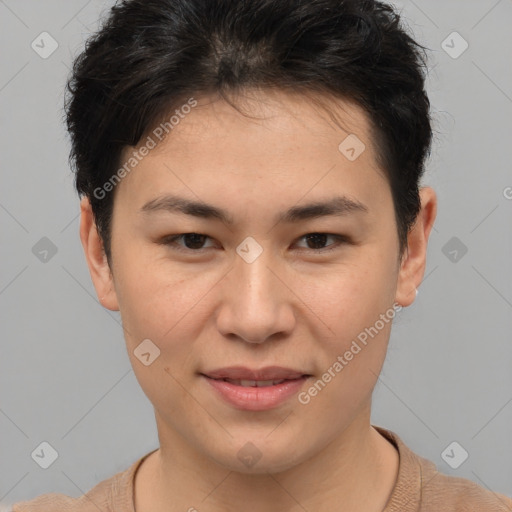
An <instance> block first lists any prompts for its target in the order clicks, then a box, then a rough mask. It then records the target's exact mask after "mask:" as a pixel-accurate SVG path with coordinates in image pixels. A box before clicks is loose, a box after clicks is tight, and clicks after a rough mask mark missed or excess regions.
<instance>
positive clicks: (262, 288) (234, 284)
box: [216, 250, 296, 343]
mask: <svg viewBox="0 0 512 512" xmlns="http://www.w3.org/2000/svg"><path fill="white" fill-rule="evenodd" d="M268 252H269V251H265V250H264V251H263V253H262V254H261V255H260V256H259V257H258V258H257V259H256V260H255V261H252V262H251V263H248V262H247V261H245V260H244V259H242V258H241V257H239V256H238V255H236V257H235V258H236V259H235V263H234V268H233V269H232V270H231V272H229V273H228V274H227V275H226V277H225V279H223V281H222V290H221V304H220V306H219V310H218V313H217V319H216V321H217V328H218V330H219V332H221V334H223V335H224V336H226V337H229V338H232V339H234V338H236V339H240V340H243V341H245V342H247V343H263V342H264V341H266V340H269V339H270V338H272V339H275V338H278V337H286V336H287V335H289V334H290V333H291V332H292V331H293V329H294V326H295V322H296V320H295V315H294V308H293V296H294V295H293V293H292V291H291V290H290V289H289V288H288V287H287V280H286V275H285V274H286V273H285V271H284V268H283V267H282V266H279V265H278V264H277V262H276V261H275V260H273V259H272V258H270V257H269V256H267V254H268Z"/></svg>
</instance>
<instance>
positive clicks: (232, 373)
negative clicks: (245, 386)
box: [201, 366, 308, 380]
mask: <svg viewBox="0 0 512 512" xmlns="http://www.w3.org/2000/svg"><path fill="white" fill-rule="evenodd" d="M201 373H202V374H203V375H206V376H207V377H210V378H212V379H234V380H281V379H298V378H300V377H303V376H304V375H308V374H307V373H304V372H301V371H299V370H294V369H292V368H284V367H282V366H266V367H264V368H259V369H257V370H254V369H251V368H246V367H244V366H230V367H228V368H218V369H216V370H209V371H207V372H201Z"/></svg>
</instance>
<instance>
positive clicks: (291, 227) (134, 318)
mask: <svg viewBox="0 0 512 512" xmlns="http://www.w3.org/2000/svg"><path fill="white" fill-rule="evenodd" d="M420 49H422V47H420V46H419V45H418V44H417V43H415V42H414V40H413V39H412V38H411V37H410V36H409V35H408V34H407V33H406V31H405V30H404V28H403V27H402V26H401V24H400V19H399V16H398V15H397V14H396V13H395V12H394V11H393V10H392V8H391V7H390V6H388V5H386V4H382V3H380V2H375V1H369V0H366V1H356V0H345V1H343V0H317V1H309V2H303V3H301V2H297V1H292V0H289V1H288V0H283V1H280V2H273V1H267V0H261V1H260V0H253V1H251V2H240V1H238V0H233V1H231V0H228V1H225V0H224V1H221V0H218V1H216V0H214V1H209V2H202V1H199V0H197V1H191V0H186V1H185V0H172V1H171V0H149V1H142V0H138V1H124V2H119V3H118V4H116V6H114V7H113V8H112V11H111V14H110V16H109V17H108V19H107V20H106V21H105V22H104V24H103V26H102V28H101V30H100V31H99V32H98V33H97V34H96V35H94V36H93V37H92V38H91V39H90V41H89V42H88V44H87V47H86V50H85V51H84V53H83V54H81V55H80V56H79V57H78V58H77V60H76V62H75V65H74V68H73V74H72V77H71V79H70V81H69V84H68V93H69V94H68V97H67V102H66V112H67V122H68V129H69V132H70V134H71V140H72V153H71V159H72V163H73V165H74V168H75V171H76V188H77V191H78V193H79V194H80V195H81V196H82V202H81V205H82V220H81V238H82V243H83V245H84V250H85V254H86V258H87V263H88V265H89V269H90V272H91V276H92V279H93V282H94V285H95V287H96V291H97V293H98V296H99V298H100V301H101V303H102V304H103V305H104V306H105V307H107V308H108V309H112V310H119V311H120V313H121V317H122V321H123V328H124V332H125V338H126V343H127V347H128V352H129V355H130V358H131V361H132V364H133V367H134V371H135V374H136V376H137V379H138V380H139V382H140V384H141V386H142V388H143V390H144V392H145V393H146V395H147V396H148V398H149V399H150V400H151V402H152V403H153V405H154V407H155V412H156V417H157V423H158V427H159V434H160V436H161V438H162V436H167V437H168V438H173V436H174V438H179V439H181V440H183V441H184V442H185V443H186V444H188V445H189V446H190V447H194V448H193V450H194V451H195V452H196V453H200V454H203V455H206V456H208V457H209V458H210V459H213V460H214V461H215V462H217V463H219V464H221V465H224V466H226V467H231V468H236V469H238V470H244V471H259V470H261V471H269V470H271V469H273V470H282V469H285V468H286V467H287V466H288V467H289V466H292V465H294V464H298V463H300V462H301V461H303V460H305V459H306V458H307V457H309V456H311V455H312V454H314V453H316V452H318V451H320V450H321V449H323V448H325V447H326V446H327V444H328V443H330V442H332V441H333V440H334V439H335V438H336V437H337V436H339V435H340V434H341V433H342V432H343V431H344V430H346V429H347V428H349V427H350V426H353V425H357V424H358V422H359V423H360V424H363V423H364V421H366V420H367V419H368V417H369V408H370V402H371V393H372V391H373V388H374V386H375V382H376V380H377V377H378V374H379V372H380V369H381V366H382V364H383V361H384V358H385V354H386V349H387V343H388V340H389V336H390V332H391V324H392V318H393V317H394V315H395V313H396V310H397V309H398V308H399V307H400V306H407V305H409V304H410V303H411V302H412V301H413V300H414V297H415V290H416V288H417V286H418V285H419V283H420V282H421V279H422V276H423V273H424V269H425V254H426V244H427V240H428V236H429V233H430V229H431V227H432V224H433V221H434V218H435V210H436V208H435V195H434V193H433V191H432V190H431V189H429V188H423V189H421V190H420V180H421V176H422V174H423V171H424V164H425V159H426V157H427V156H428V152H429V150H430V144H431V136H432V129H431V125H430V117H429V101H428V98H427V96H426V93H425V91H424V72H423V68H424V66H425V62H424V61H423V60H422V54H421V52H420ZM194 233H195V234H196V235H193V234H194ZM187 234H192V235H187ZM180 235H185V236H180ZM362 333H366V338H365V336H364V335H363V334H362ZM370 333H371V334H370ZM143 340H151V342H150V343H149V345H148V342H147V341H146V342H144V343H146V344H145V345H142V347H145V348H144V350H145V353H147V352H148V351H149V352H150V353H151V354H152V355H150V356H149V357H148V358H147V360H146V362H149V360H151V363H150V364H148V365H146V364H144V363H143V362H142V361H141V359H139V357H138V355H139V356H140V350H139V349H138V347H139V346H141V345H140V344H141V342H143ZM363 340H364V341H363ZM354 342H355V345H354ZM356 347H358V348H356ZM138 350H139V352H137V351H138ZM347 352H351V353H352V356H351V357H350V356H348V357H350V359H348V357H347V358H344V357H343V356H344V355H345V354H347ZM137 354H138V355H137ZM156 355H158V357H156V358H155V356H156ZM338 356H341V357H342V359H343V361H344V362H343V363H342V362H341V361H340V359H339V358H338ZM347 359H348V360H347ZM336 362H338V365H336V364H335V363H336ZM270 365H273V366H276V365H277V366H283V367H288V368H292V369H295V370H298V371H300V372H301V373H303V374H305V375H308V376H309V378H308V380H307V381H305V385H304V387H303V388H302V389H301V391H302V392H303V393H302V395H300V396H301V398H302V399H300V398H298V397H297V396H296V397H295V398H294V399H292V400H287V401H285V402H283V403H281V404H280V405H277V406H275V407H270V408H267V409H265V410H242V409H239V408H237V407H234V406H233V405H230V404H227V403H226V402H225V401H223V400H222V399H221V398H219V396H218V395H216V394H215V392H214V391H213V390H212V388H211V386H210V384H209V383H208V382H206V381H205V377H204V375H208V374H209V373H211V372H212V371H213V370H215V369H218V368H221V367H229V366H246V367H249V368H253V369H258V368H263V367H266V366H270ZM339 365H341V366H342V368H341V369H340V366H339ZM326 372H327V373H328V374H329V375H330V376H331V377H330V378H328V377H324V376H325V375H327V373H326ZM319 381H321V382H322V383H323V384H321V383H319ZM315 383H316V386H315ZM311 386H313V387H315V388H316V390H317V391H316V392H315V391H311V392H309V391H308V390H310V389H311ZM287 415H289V419H287V420H286V421H285V422H282V419H283V418H284V417H285V416H287ZM363 420H364V421H363ZM281 422H282V423H281ZM278 425H279V428H278V429H276V427H277V426H278ZM270 432H272V435H269V434H270ZM304 436H306V438H307V439H309V440H310V443H309V444H307V445H300V446H298V445H297V440H298V439H299V438H304ZM249 441H250V442H252V443H253V444H254V445H255V446H257V447H258V450H260V451H261V453H263V456H264V458H262V461H261V462H260V463H258V465H255V466H254V467H251V468H248V467H245V468H244V466H243V463H242V462H241V461H240V459H239V458H238V457H237V453H238V450H240V449H241V448H242V447H243V446H245V445H246V443H247V442H249Z"/></svg>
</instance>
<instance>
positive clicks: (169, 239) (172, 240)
mask: <svg viewBox="0 0 512 512" xmlns="http://www.w3.org/2000/svg"><path fill="white" fill-rule="evenodd" d="M186 235H199V236H203V237H206V238H207V239H209V240H213V238H212V237H210V236H208V235H205V234H204V233H196V232H188V233H180V234H178V235H167V236H164V237H162V238H161V239H160V240H158V243H159V244H161V245H167V246H171V247H172V249H173V250H177V251H181V252H186V253H188V254H193V253H196V254H201V253H203V252H204V251H205V250H207V249H212V247H201V248H200V249H189V248H188V247H183V246H180V245H178V244H177V243H176V241H177V240H179V239H181V240H183V237H184V236H186ZM310 235H326V236H328V237H332V238H334V239H335V240H336V242H335V243H333V244H330V245H328V246H327V247H323V248H321V249H311V248H308V247H301V248H299V252H303V251H306V252H308V253H313V254H322V253H326V252H329V251H333V250H336V249H338V248H339V247H340V246H341V245H343V244H349V243H351V238H350V237H349V236H348V235H341V234H337V233H328V232H322V231H311V232H309V233H305V234H304V235H302V236H300V237H298V238H297V239H296V240H295V241H294V244H295V243H297V241H298V240H302V239H304V238H306V237H307V236H310Z"/></svg>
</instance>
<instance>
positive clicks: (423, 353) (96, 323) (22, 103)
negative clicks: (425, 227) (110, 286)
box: [0, 0, 512, 503]
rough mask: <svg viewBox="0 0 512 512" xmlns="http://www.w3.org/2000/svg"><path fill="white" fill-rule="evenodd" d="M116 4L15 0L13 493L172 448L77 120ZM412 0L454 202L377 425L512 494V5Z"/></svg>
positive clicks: (84, 482)
mask: <svg viewBox="0 0 512 512" xmlns="http://www.w3.org/2000/svg"><path fill="white" fill-rule="evenodd" d="M111 4H112V2H110V1H109V2H102V1H100V0H92V1H89V2H87V1H84V0H67V1H65V2H64V1H56V0H47V1H45V2H42V1H35V0H19V1H15V0H0V20H1V22H0V23H1V25H0V45H1V48H2V65H1V72H0V104H1V119H2V124H1V133H0V141H1V142H0V143H1V148H2V149H1V162H2V175H1V176H2V187H1V191H0V220H1V225H2V231H1V233H2V244H1V247H2V265H1V269H0V308H1V311H2V338H1V340H2V341H1V353H0V365H1V371H0V396H1V400H0V433H1V435H0V453H1V456H0V502H1V503H12V502H15V501H18V500H21V499H28V498H31V497H33V496H36V495H38V494H41V493H45V492H50V491H56V492H63V493H67V494H69V495H72V496H78V495H80V494H81V493H83V492H85V491H87V490H88V489H90V488H91V487H93V486H94V485H95V484H96V483H97V482H99V481H100V480H103V479H105V478H107V477H109V476H111V475H113V474H114V473H116V472H118V471H121V470H124V469H126V468H127V467H128V466H129V465H130V464H132V463H133V462H134V461H135V460H136V459H137V458H139V457H140V456H142V455H143V454H145V453H147V452H148V451H150V450H152V449H154V448H155V447H157V442H158V441H157V435H156V427H155V425H154V417H153V410H152V407H151V405H150V403H149V401H148V400H147V399H146V397H145V395H144V394H143V393H142V391H141V390H140V388H139V386H138V384H137V382H136V380H135V377H134V374H133V371H132V370H131V367H130V364H129V360H128V356H127V355H126V353H125V346H124V340H123V335H122V330H121V327H120V317H119V314H118V313H117V314H116V313H112V312H110V311H107V310H105V309H104V308H102V307H101V305H100V304H99V303H98V301H97V299H96V295H95V291H94V288H93V286H92V283H91V280H90V277H89V273H88V270H87V267H86V264H85V259H84V256H83V253H82V247H81V244H80V239H79V235H78V229H79V217H78V213H79V202H78V198H77V196H76V195H75V193H74V191H73V185H72V183H73V176H72V174H71V172H70V170H69V167H68V162H67V157H68V149H69V146H68V139H67V135H66V132H65V129H64V125H63V123H62V115H63V112H62V101H63V87H64V82H65V79H66V76H67V74H68V70H69V66H70V63H71V61H72V57H73V56H74V55H76V54H77V52H78V51H79V50H81V48H82V46H83V43H84V41H85V39H86V38H87V35H88V34H89V33H90V32H91V31H92V30H95V29H96V27H97V25H98V19H99V16H100V14H101V13H106V12H107V10H108V8H109V6H110V5H111ZM395 5H397V6H399V7H400V8H401V9H402V14H403V16H404V17H405V18H406V21H407V23H408V25H409V26H410V28H411V30H412V31H413V32H414V34H415V37H416V38H417V39H418V40H419V41H420V42H422V43H423V44H425V45H426V46H428V47H429V48H431V49H432V50H433V52H432V53H431V61H430V62H431V71H430V75H429V81H428V92H429V95H430V98H431V101H432V105H433V115H434V126H435V132H436V135H435V142H434V147H433V153H432V157H431V159H430V161H429V165H428V173H427V175H426V177H425V179H424V184H427V185H430V186H433V187H434V188H435V189H436V191H437V193H438V198H439V211H438V218H437V220H436V223H435V227H434V230H433V232H432V235H431V240H430V245H429V251H428V267H427V271H426V275H425V279H424V282H423V283H422V285H421V287H420V291H419V295H418V298H417V300H416V302H415V303H414V304H413V305H412V306H411V307H409V308H407V309H404V310H403V311H402V313H401V314H400V316H399V317H398V318H396V319H395V323H394V327H393V332H392V336H391V343H390V349H389V353H388V358H387V360H386V363H385V366H384V369H383V372H382V374H381V377H380V380H379V382H378V384H377V387H376V390H375V393H374V409H373V417H372V423H374V424H377V425H382V426H384V427H387V428H389V429H391V430H393V431H395V432H396V433H398V434H399V435H400V436H401V437H402V439H403V440H404V441H405V442H406V444H408V445H409V446H410V447H411V448H412V449H413V450H414V451H416V452H417V453H418V454H420V455H422V456H424V457H426V458H428V459H430V460H432V461H434V462H435V463H436V464H437V465H438V468H439V469H440V470H441V471H443V472H445V473H448V474H454V475H457V476H462V477H465V478H469V479H471V480H473V481H475V482H477V483H478V484H480V485H482V486H484V487H486V488H489V489H492V490H493V491H495V492H501V493H504V494H508V495H511V496H512V370H511V368H512V343H511V332H512V314H511V313H512V279H511V274H512V270H511V268H512V266H511V262H512V260H511V255H512V229H511V228H512V222H511V220H512V199H510V198H512V188H507V187H512V173H511V163H510V162H511V161H512V151H511V147H512V144H511V135H512V130H511V125H512V121H511V119H512V116H511V114H512V83H511V82H512V81H511V75H512V72H511V65H510V62H512V59H511V57H512V55H511V53H512V52H511V49H512V31H511V30H510V26H511V23H512V1H510V0H500V1H496V0H478V1H476V0H472V1H468V0H455V1H446V0H435V1H432V0H429V1H426V0H423V1H420V0H416V1H411V0H409V1H404V2H395ZM43 31H47V32H49V33H50V34H51V36H52V37H53V38H54V39H55V40H56V41H57V42H58V44H59V47H58V49H57V50H56V51H55V52H54V53H53V54H52V55H51V56H49V57H48V58H46V59H43V58H41V57H40V56H39V55H38V54H37V53H36V52H35V51H34V50H33V49H32V48H31V43H32V41H33V40H35V39H36V38H37V37H38V36H39V34H40V33H41V32H43ZM453 31H457V32H458V33H459V34H460V35H461V36H462V37H463V38H464V39H465V40H466V41H467V42H468V44H469V48H468V49H467V50H466V51H465V52H464V53H463V54H462V55H460V56H459V57H458V58H452V57H451V56H449V55H448V54H447V53H446V52H445V50H444V49H443V47H442V42H443V41H444V40H445V39H446V38H447V37H448V36H449V34H451V33H452V32H453ZM451 41H452V40H451V39H448V44H449V45H450V46H452V47H453V48H452V52H453V51H459V50H460V48H461V46H460V41H459V40H453V42H451ZM36 42H37V40H36ZM46 48H48V45H47V46H46ZM43 237H47V238H48V239H50V240H51V242H52V243H53V244H54V245H55V247H56V249H57V252H56V253H55V254H54V255H52V253H51V252H50V253H48V255H47V257H46V261H41V257H42V256H41V254H42V253H39V254H38V251H37V250H36V249H37V248H38V247H39V245H38V246H36V249H34V250H33V247H34V246H35V245H36V244H37V243H38V242H39V241H40V239H41V238H43ZM453 237H456V239H455V240H454V239H453ZM45 243H46V244H47V243H48V242H47V241H43V242H39V244H43V245H44V244H45ZM464 247H466V248H467V253H466V254H463V248H464ZM39 250H41V249H40V248H39ZM454 251H456V252H454ZM34 252H35V253H36V254H34ZM42 441H47V442H49V443H50V444H51V445H52V446H53V447H54V448H55V449H56V450H57V452H58V454H59V456H58V458H57V460H56V461H55V462H54V463H53V464H52V465H51V466H50V467H49V468H48V469H42V468H41V467H39V465H37V464H36V462H34V460H33V459H32V458H31V453H32V452H33V450H34V449H35V448H36V447H38V446H39V444H40V443H41V442H42ZM452 441H457V442H458V443H459V444H460V445H461V446H462V447H464V449H465V450H467V452H468V453H469V458H468V459H467V460H466V461H465V462H464V463H463V464H462V465H460V467H458V468H457V469H452V468H451V467H450V466H449V465H448V464H447V463H446V462H445V461H444V460H443V458H442V457H441V454H442V452H443V451H444V450H445V448H446V447H447V446H448V445H449V444H450V443H451V442H452ZM456 456H458V455H457V454H456Z"/></svg>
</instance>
